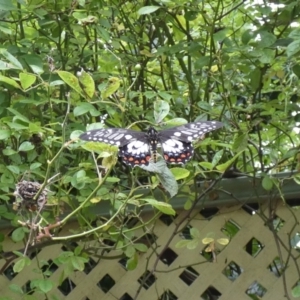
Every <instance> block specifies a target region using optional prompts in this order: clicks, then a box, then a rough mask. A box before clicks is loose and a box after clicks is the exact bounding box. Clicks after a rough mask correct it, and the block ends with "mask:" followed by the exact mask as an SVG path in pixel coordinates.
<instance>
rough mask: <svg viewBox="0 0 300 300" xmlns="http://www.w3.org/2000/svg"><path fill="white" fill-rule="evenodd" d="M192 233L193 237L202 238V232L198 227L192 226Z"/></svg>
mask: <svg viewBox="0 0 300 300" xmlns="http://www.w3.org/2000/svg"><path fill="white" fill-rule="evenodd" d="M190 234H191V236H192V237H193V238H197V239H199V238H200V232H199V230H198V229H197V228H195V227H192V228H190Z"/></svg>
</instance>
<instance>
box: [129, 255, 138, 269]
mask: <svg viewBox="0 0 300 300" xmlns="http://www.w3.org/2000/svg"><path fill="white" fill-rule="evenodd" d="M137 264H138V254H137V253H135V254H134V255H133V256H131V257H130V258H129V259H128V260H127V263H126V268H127V270H128V271H131V270H134V269H135V268H136V266H137Z"/></svg>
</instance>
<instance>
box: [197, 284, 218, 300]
mask: <svg viewBox="0 0 300 300" xmlns="http://www.w3.org/2000/svg"><path fill="white" fill-rule="evenodd" d="M221 296H222V294H221V293H220V292H219V291H218V290H217V289H216V288H214V287H213V286H212V285H210V286H209V287H208V288H207V289H206V290H205V291H204V293H203V294H202V295H201V299H203V300H210V299H214V300H217V299H219V298H220V297H221Z"/></svg>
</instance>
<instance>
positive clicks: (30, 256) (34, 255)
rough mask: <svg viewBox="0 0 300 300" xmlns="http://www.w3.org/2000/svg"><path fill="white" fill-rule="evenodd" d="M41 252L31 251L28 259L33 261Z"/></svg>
mask: <svg viewBox="0 0 300 300" xmlns="http://www.w3.org/2000/svg"><path fill="white" fill-rule="evenodd" d="M41 251H42V249H35V251H32V252H31V253H30V254H29V255H28V257H29V258H30V259H31V260H33V259H34V258H35V257H36V256H37V255H38V254H39V253H40V252H41Z"/></svg>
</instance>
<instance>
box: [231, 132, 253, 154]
mask: <svg viewBox="0 0 300 300" xmlns="http://www.w3.org/2000/svg"><path fill="white" fill-rule="evenodd" d="M248 139H249V136H248V133H246V132H245V133H243V132H239V133H238V134H236V135H235V136H234V139H233V145H232V150H233V151H235V152H241V151H244V150H245V149H246V148H247V146H248Z"/></svg>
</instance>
